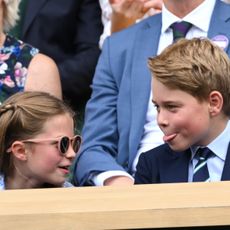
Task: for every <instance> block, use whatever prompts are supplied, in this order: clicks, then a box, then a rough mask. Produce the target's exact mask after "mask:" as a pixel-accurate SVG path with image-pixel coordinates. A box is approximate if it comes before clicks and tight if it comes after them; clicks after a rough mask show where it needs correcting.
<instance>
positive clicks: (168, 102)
mask: <svg viewBox="0 0 230 230" xmlns="http://www.w3.org/2000/svg"><path fill="white" fill-rule="evenodd" d="M152 103H153V104H157V102H155V101H154V100H153V99H152ZM162 103H163V104H170V103H179V102H178V101H170V100H168V101H163V102H162Z"/></svg>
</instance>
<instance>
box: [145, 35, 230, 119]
mask: <svg viewBox="0 0 230 230" xmlns="http://www.w3.org/2000/svg"><path fill="white" fill-rule="evenodd" d="M148 66H149V68H150V70H151V73H152V76H153V77H155V78H156V79H157V80H159V81H160V82H161V83H163V84H164V85H165V86H167V87H169V88H172V89H180V90H183V91H185V92H187V93H189V94H191V95H192V96H194V97H195V98H197V99H198V100H199V101H204V100H207V99H208V96H209V94H210V92H212V91H213V90H217V91H219V92H220V93H221V94H222V97H223V101H224V103H223V112H224V114H226V115H227V116H230V59H229V57H228V56H227V54H226V53H225V52H224V51H223V50H222V49H221V48H219V47H218V46H217V45H215V44H213V43H212V42H211V41H210V40H208V39H204V38H193V39H191V40H188V39H180V40H179V41H178V42H176V43H174V44H172V45H170V46H168V47H167V48H166V49H165V50H164V51H163V52H162V53H161V54H160V55H158V56H156V57H153V58H149V61H148Z"/></svg>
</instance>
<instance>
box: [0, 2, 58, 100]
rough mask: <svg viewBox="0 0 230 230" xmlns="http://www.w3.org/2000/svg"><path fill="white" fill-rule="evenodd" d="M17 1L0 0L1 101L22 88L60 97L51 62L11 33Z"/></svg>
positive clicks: (54, 66)
mask: <svg viewBox="0 0 230 230" xmlns="http://www.w3.org/2000/svg"><path fill="white" fill-rule="evenodd" d="M19 2H20V1H18V0H0V47H1V49H0V103H2V102H3V101H4V100H5V99H6V98H8V97H9V96H11V95H12V94H14V93H17V92H19V91H24V90H41V91H47V92H49V93H51V94H53V95H55V96H57V97H59V98H61V97H62V92H61V84H60V78H59V72H58V69H57V66H56V64H55V63H54V61H53V60H52V59H51V58H49V57H47V56H45V55H43V54H40V53H39V51H38V50H37V49H36V48H34V47H33V46H31V45H29V44H25V43H24V42H22V41H19V40H17V39H16V38H14V37H12V36H10V35H9V34H8V31H9V30H10V29H11V28H12V27H13V26H14V25H15V22H16V20H17V19H18V5H19Z"/></svg>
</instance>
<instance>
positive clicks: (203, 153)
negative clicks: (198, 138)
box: [193, 147, 213, 182]
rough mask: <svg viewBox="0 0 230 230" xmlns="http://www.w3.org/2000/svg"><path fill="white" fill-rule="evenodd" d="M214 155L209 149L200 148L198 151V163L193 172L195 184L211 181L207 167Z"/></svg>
mask: <svg viewBox="0 0 230 230" xmlns="http://www.w3.org/2000/svg"><path fill="white" fill-rule="evenodd" d="M212 154H213V153H212V151H211V150H210V149H209V148H207V147H205V148H199V149H198V150H197V152H196V155H195V157H197V159H198V162H197V164H196V166H195V168H194V171H193V182H198V181H203V182H209V181H210V177H209V172H208V167H207V160H208V158H209V157H210V156H211V155H212Z"/></svg>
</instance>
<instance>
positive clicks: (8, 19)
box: [3, 0, 20, 32]
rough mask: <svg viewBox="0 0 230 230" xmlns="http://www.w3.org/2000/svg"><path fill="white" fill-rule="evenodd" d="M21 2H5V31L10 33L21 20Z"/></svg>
mask: <svg viewBox="0 0 230 230" xmlns="http://www.w3.org/2000/svg"><path fill="white" fill-rule="evenodd" d="M19 4H20V0H3V30H4V32H7V31H9V30H10V29H11V28H12V27H14V26H15V24H16V21H17V20H18V19H19V15H18V13H19Z"/></svg>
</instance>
